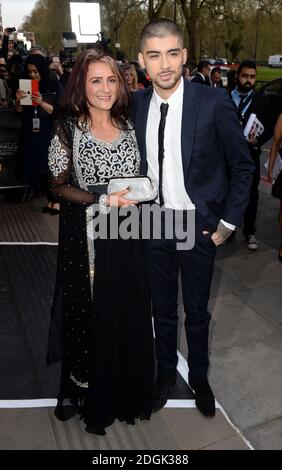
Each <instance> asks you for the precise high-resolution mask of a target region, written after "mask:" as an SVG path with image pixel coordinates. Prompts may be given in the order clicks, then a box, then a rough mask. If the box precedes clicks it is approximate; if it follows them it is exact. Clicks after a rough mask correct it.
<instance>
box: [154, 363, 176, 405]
mask: <svg viewBox="0 0 282 470" xmlns="http://www.w3.org/2000/svg"><path fill="white" fill-rule="evenodd" d="M175 384H176V372H174V373H173V374H171V375H158V377H157V380H156V382H155V384H154V388H153V405H152V411H153V413H155V412H156V411H159V410H161V409H162V408H163V407H164V406H165V404H166V402H167V399H168V395H169V392H170V391H171V389H172V388H173V387H174V386H175Z"/></svg>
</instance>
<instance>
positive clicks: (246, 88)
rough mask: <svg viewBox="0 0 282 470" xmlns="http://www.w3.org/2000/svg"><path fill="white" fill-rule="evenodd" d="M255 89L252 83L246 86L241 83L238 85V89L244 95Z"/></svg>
mask: <svg viewBox="0 0 282 470" xmlns="http://www.w3.org/2000/svg"><path fill="white" fill-rule="evenodd" d="M254 88H255V85H252V84H251V83H249V82H247V83H245V84H244V85H242V84H241V83H240V82H239V83H238V89H239V91H241V92H242V93H249V91H251V90H253V89H254Z"/></svg>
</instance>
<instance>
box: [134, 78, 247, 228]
mask: <svg viewBox="0 0 282 470" xmlns="http://www.w3.org/2000/svg"><path fill="white" fill-rule="evenodd" d="M152 93H153V89H152V87H150V88H146V89H145V90H141V91H137V92H136V93H134V94H133V103H132V104H133V110H132V111H133V116H132V117H133V122H134V127H135V133H136V138H137V142H138V146H139V151H140V154H141V168H140V173H141V174H146V173H147V152H146V126H147V118H148V111H149V105H150V100H151V97H152ZM181 151H182V165H183V174H184V183H185V188H186V191H187V194H188V195H189V197H190V199H191V200H192V202H193V203H194V204H195V206H196V209H197V210H198V211H199V212H200V214H201V215H202V216H203V217H205V218H206V219H207V220H208V221H209V222H210V223H212V224H213V225H215V226H216V224H217V223H218V221H219V219H223V220H224V221H226V222H229V223H231V224H234V225H236V226H239V225H240V224H241V219H242V216H243V214H244V211H245V208H246V206H247V204H248V201H249V194H250V188H251V184H252V176H253V171H254V163H253V161H252V158H251V156H250V152H249V149H248V145H247V143H246V140H245V138H244V136H243V132H242V127H241V124H240V122H239V119H238V117H237V113H236V110H235V109H234V106H233V103H232V101H231V99H230V98H229V96H228V95H227V93H226V91H225V90H221V89H216V90H214V89H213V88H210V87H205V86H202V85H198V84H197V83H191V82H189V81H187V80H184V96H183V111H182V132H181Z"/></svg>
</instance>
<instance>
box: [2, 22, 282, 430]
mask: <svg viewBox="0 0 282 470" xmlns="http://www.w3.org/2000/svg"><path fill="white" fill-rule="evenodd" d="M210 68H211V67H210V64H209V63H208V62H206V61H201V62H200V63H199V64H198V67H197V69H198V71H197V73H196V75H195V76H194V77H191V75H190V70H189V67H187V50H186V48H185V47H184V43H183V36H182V33H181V30H180V29H179V27H178V26H177V25H176V24H175V23H174V22H172V21H171V20H169V19H165V18H161V19H157V20H153V21H151V22H150V23H148V24H147V25H146V26H145V27H144V28H143V30H142V32H141V37H140V52H139V55H138V62H136V61H135V62H132V63H131V64H127V63H124V64H118V63H117V62H116V61H115V60H114V59H112V58H111V57H109V56H108V55H106V54H105V53H103V52H101V51H98V50H94V49H89V50H85V51H83V52H82V53H81V54H80V55H79V56H78V58H77V59H76V60H75V61H74V60H70V59H69V60H68V61H67V62H65V63H64V64H61V61H60V57H57V56H55V57H52V58H51V59H49V60H48V59H47V58H46V57H45V55H44V51H42V49H41V48H40V47H38V46H33V48H32V50H31V51H29V53H28V55H27V56H26V57H25V58H24V60H23V57H20V56H19V54H14V55H12V56H11V57H9V58H8V57H7V61H6V63H4V64H2V68H1V66H0V73H1V79H2V81H3V83H5V88H6V90H7V101H8V100H9V99H11V103H13V107H14V111H15V112H16V113H18V114H19V113H20V114H21V115H22V132H21V140H20V154H21V162H22V169H23V178H24V179H25V181H27V182H28V184H29V186H30V187H31V188H32V190H33V192H34V194H35V195H36V194H38V193H42V192H43V193H44V194H45V195H46V196H47V205H46V206H45V207H43V209H42V210H43V212H45V213H49V214H51V215H56V214H60V230H59V253H58V266H57V278H56V287H55V295H54V302H53V306H52V315H51V326H50V333H49V344H48V362H49V363H52V362H54V361H57V360H60V361H61V383H60V389H59V391H58V404H57V407H56V409H55V415H56V417H57V418H58V419H60V420H67V419H70V418H71V417H72V416H73V415H74V414H76V413H79V414H80V415H81V416H82V417H83V419H84V421H85V423H86V431H88V432H90V433H96V434H99V435H104V434H105V433H106V428H107V427H108V426H110V425H111V424H112V423H113V422H114V420H115V419H119V420H121V421H125V422H127V423H129V424H134V422H135V420H136V419H137V418H140V419H150V416H151V413H152V412H157V411H159V410H160V409H161V408H163V407H164V406H165V404H166V401H167V399H168V396H169V393H170V390H171V389H172V388H173V387H174V385H175V383H176V379H177V372H176V371H177V360H178V359H177V327H178V314H177V307H178V304H177V298H178V279H179V273H180V274H181V279H182V294H183V302H184V310H185V313H186V321H185V332H186V338H187V344H188V351H189V353H188V357H187V360H188V366H189V377H188V378H187V379H188V381H189V384H190V386H191V388H192V389H193V390H194V393H195V403H196V406H197V408H198V410H199V411H200V412H201V413H202V414H203V415H204V416H205V417H213V416H214V415H215V398H214V395H213V392H212V389H211V387H210V384H209V381H208V370H209V357H208V338H209V322H210V318H211V315H210V313H209V312H208V301H209V295H210V286H211V281H212V276H213V269H214V260H215V255H216V251H217V247H218V246H220V245H222V244H223V243H225V241H226V240H227V239H228V238H229V237H230V236H232V235H233V234H234V233H235V231H236V228H237V227H239V226H240V224H241V220H243V234H244V236H245V239H246V243H247V246H248V248H249V249H250V250H256V249H257V248H258V242H257V239H256V236H255V233H256V227H255V222H256V215H257V207H258V195H259V192H258V185H259V181H260V154H261V148H262V145H263V144H264V143H265V142H267V141H268V140H269V139H270V138H271V137H272V135H273V132H274V139H273V144H272V149H271V154H270V163H269V168H268V178H269V180H270V181H272V171H273V168H274V163H275V160H276V158H277V155H278V153H279V149H280V146H281V139H282V117H281V116H280V117H279V119H278V122H277V124H276V127H275V131H274V122H273V117H272V114H271V109H270V107H269V104H268V101H267V100H266V98H264V97H262V96H261V95H259V94H258V93H256V91H255V84H256V64H255V63H254V62H253V61H249V60H248V61H244V62H242V63H241V64H240V66H239V67H238V70H237V71H236V79H235V80H234V74H233V73H232V74H230V80H229V83H228V87H227V89H226V88H224V87H223V83H222V80H221V69H220V67H214V68H213V69H212V70H210ZM20 79H32V80H35V81H37V82H38V90H35V91H34V90H33V91H32V92H31V104H30V105H24V104H23V100H24V99H25V98H26V96H27V92H26V91H24V90H22V89H21V88H20V84H21V83H22V82H20V81H19V80H20ZM252 115H255V116H256V119H257V123H258V125H257V127H254V126H253V127H250V130H249V131H247V130H246V129H247V126H248V125H249V124H250V116H252ZM48 163H49V164H48ZM281 174H282V173H281V172H280V174H279V177H278V178H277V181H276V182H275V185H273V188H274V189H273V196H274V197H278V198H279V199H280V229H281V236H282V204H281V198H282V190H281V185H282V183H281V178H282V177H281ZM139 175H147V176H149V178H150V179H151V180H153V181H154V182H155V184H156V186H157V187H158V196H157V197H156V199H155V200H154V201H149V202H148V204H150V207H151V206H157V208H160V209H161V228H160V233H159V236H158V237H154V233H153V231H150V236H149V237H148V238H147V239H144V240H142V237H141V235H140V237H137V238H135V237H129V238H127V239H124V238H123V237H122V236H121V235H119V236H118V237H117V238H113V237H111V233H110V228H109V227H110V222H109V220H110V218H111V217H113V214H115V213H116V214H117V219H116V220H117V224H118V225H119V226H120V225H122V224H124V222H125V220H126V215H125V214H124V213H123V212H120V211H119V209H120V208H123V209H125V208H127V209H128V208H133V207H137V208H138V214H139V217H138V220H137V222H136V223H137V224H138V227H139V229H140V223H141V219H140V217H141V214H142V206H143V207H144V204H140V201H139V200H136V199H134V198H132V197H131V198H130V196H129V195H130V190H131V188H130V187H128V186H126V187H124V188H122V190H120V191H117V192H114V193H110V194H108V193H107V190H106V189H105V187H106V185H107V184H108V182H109V181H110V180H111V179H112V178H114V177H123V178H126V177H127V178H129V177H134V178H136V179H137V177H138V176H139ZM99 187H101V188H103V189H102V193H101V192H99V190H98V188H99ZM93 188H94V189H93ZM179 212H181V214H182V216H183V227H182V228H184V229H185V230H186V232H187V231H188V232H189V228H191V226H190V224H191V220H193V230H194V240H195V241H194V243H193V246H192V247H191V248H190V249H184V250H179V249H178V242H179V236H178V232H177V230H176V229H177V224H176V214H177V213H179ZM168 213H169V214H170V215H171V214H172V217H173V219H172V220H173V222H172V237H171V238H169V239H168V238H167V233H166V230H165V222H166V217H167V214H168ZM97 214H98V215H99V217H102V219H103V220H105V223H106V226H107V227H108V230H109V231H108V232H107V236H106V237H101V236H99V234H98V236H96V237H94V236H93V221H94V220H95V218H96V217H97ZM279 260H280V261H282V244H281V245H280V247H279ZM152 316H153V321H154V323H153V324H154V336H153V330H152V321H151V317H152ZM67 399H71V405H69V406H65V401H66V400H67Z"/></svg>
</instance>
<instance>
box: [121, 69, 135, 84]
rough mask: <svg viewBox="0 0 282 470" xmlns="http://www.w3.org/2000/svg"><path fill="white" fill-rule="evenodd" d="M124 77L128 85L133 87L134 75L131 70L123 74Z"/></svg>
mask: <svg viewBox="0 0 282 470" xmlns="http://www.w3.org/2000/svg"><path fill="white" fill-rule="evenodd" d="M123 76H124V81H125V83H126V84H127V85H132V84H133V81H134V79H133V75H132V73H131V72H130V70H126V71H125V72H124V74H123Z"/></svg>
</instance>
